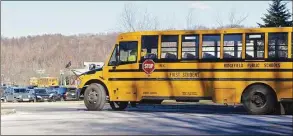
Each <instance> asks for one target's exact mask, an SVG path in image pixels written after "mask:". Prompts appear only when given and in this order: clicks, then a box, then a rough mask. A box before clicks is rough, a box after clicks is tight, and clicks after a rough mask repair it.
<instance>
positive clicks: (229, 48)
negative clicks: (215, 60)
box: [224, 34, 242, 58]
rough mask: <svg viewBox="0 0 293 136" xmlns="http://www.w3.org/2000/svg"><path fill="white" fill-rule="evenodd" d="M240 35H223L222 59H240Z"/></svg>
mask: <svg viewBox="0 0 293 136" xmlns="http://www.w3.org/2000/svg"><path fill="white" fill-rule="evenodd" d="M241 51H242V34H227V35H224V58H241Z"/></svg>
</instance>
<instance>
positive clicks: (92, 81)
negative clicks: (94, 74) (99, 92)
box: [80, 79, 109, 96]
mask: <svg viewBox="0 0 293 136" xmlns="http://www.w3.org/2000/svg"><path fill="white" fill-rule="evenodd" d="M92 83H98V84H101V85H102V86H103V87H104V88H105V90H106V95H107V96H109V91H108V88H107V87H106V85H105V84H104V83H103V82H102V81H100V80H97V79H92V80H89V81H87V82H86V83H85V87H83V88H82V89H81V92H80V94H81V95H83V94H84V91H85V89H86V88H87V87H86V86H88V85H90V84H92Z"/></svg>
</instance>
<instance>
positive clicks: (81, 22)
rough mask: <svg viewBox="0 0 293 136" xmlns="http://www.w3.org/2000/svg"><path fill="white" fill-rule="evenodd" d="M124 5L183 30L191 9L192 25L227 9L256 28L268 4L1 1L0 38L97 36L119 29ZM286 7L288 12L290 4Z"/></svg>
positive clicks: (209, 23) (225, 16) (224, 15)
mask: <svg viewBox="0 0 293 136" xmlns="http://www.w3.org/2000/svg"><path fill="white" fill-rule="evenodd" d="M125 3H133V4H134V5H135V6H136V8H137V9H143V10H144V9H147V10H148V12H149V13H150V14H152V16H156V17H157V18H158V22H159V27H160V28H165V27H175V28H176V29H184V28H185V27H186V16H187V14H188V11H189V9H191V8H192V9H194V10H193V12H194V13H193V23H195V24H197V25H205V26H208V27H211V26H217V25H218V24H217V23H216V18H220V19H221V20H222V21H223V23H227V22H228V20H229V18H228V17H229V13H230V12H231V10H234V11H235V12H236V15H237V16H245V15H248V17H247V19H246V20H245V21H244V22H243V23H242V24H243V25H245V26H257V24H256V22H262V21H261V20H260V17H262V15H263V13H266V9H268V7H269V3H270V1H205V2H199V1H185V2H183V1H136V2H118V1H109V2H106V1H84V2H82V1H61V2H58V1H30V2H29V1H10V2H9V1H4V2H1V35H2V36H5V37H19V36H27V35H37V34H52V33H61V34H64V35H72V34H80V33H100V32H113V31H119V30H121V29H120V28H121V22H120V19H121V13H122V11H123V6H124V4H125ZM287 7H288V8H289V10H290V11H291V12H292V4H291V2H289V1H288V4H287Z"/></svg>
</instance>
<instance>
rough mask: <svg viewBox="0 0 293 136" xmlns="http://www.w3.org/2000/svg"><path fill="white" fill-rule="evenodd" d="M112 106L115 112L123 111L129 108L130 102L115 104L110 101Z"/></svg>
mask: <svg viewBox="0 0 293 136" xmlns="http://www.w3.org/2000/svg"><path fill="white" fill-rule="evenodd" d="M110 106H111V108H112V109H113V110H116V111H121V110H124V109H126V108H127V106H128V102H113V101H110Z"/></svg>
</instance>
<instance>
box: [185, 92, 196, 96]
mask: <svg viewBox="0 0 293 136" xmlns="http://www.w3.org/2000/svg"><path fill="white" fill-rule="evenodd" d="M182 95H197V93H196V92H182Z"/></svg>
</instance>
